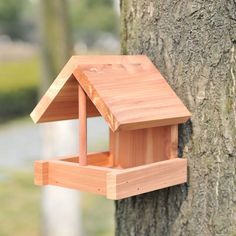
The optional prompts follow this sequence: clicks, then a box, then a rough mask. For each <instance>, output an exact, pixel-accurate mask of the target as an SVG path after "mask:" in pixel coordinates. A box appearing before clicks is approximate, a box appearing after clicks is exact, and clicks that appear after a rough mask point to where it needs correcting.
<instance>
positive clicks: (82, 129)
mask: <svg viewBox="0 0 236 236" xmlns="http://www.w3.org/2000/svg"><path fill="white" fill-rule="evenodd" d="M78 97H79V104H78V105H79V107H78V110H79V114H78V117H79V120H80V123H79V156H80V160H79V164H80V165H81V166H86V164H87V112H86V94H85V92H84V90H83V88H82V87H81V86H80V85H79V86H78Z"/></svg>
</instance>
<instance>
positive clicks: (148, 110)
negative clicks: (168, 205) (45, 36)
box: [31, 55, 191, 200]
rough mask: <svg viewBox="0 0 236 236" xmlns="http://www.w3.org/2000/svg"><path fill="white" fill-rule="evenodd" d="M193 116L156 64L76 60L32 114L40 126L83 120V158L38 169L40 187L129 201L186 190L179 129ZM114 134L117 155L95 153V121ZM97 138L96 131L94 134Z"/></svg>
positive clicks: (40, 164) (139, 58)
mask: <svg viewBox="0 0 236 236" xmlns="http://www.w3.org/2000/svg"><path fill="white" fill-rule="evenodd" d="M190 115H191V114H190V112H189V111H188V110H187V108H186V107H185V106H184V105H183V103H182V102H181V100H180V99H179V98H178V97H177V95H176V94H175V93H174V91H173V90H172V89H171V87H170V86H169V85H168V83H167V82H166V80H165V79H164V78H163V77H162V75H161V74H160V72H159V71H158V70H157V69H156V67H155V66H154V65H153V64H152V62H151V61H150V60H149V59H148V58H147V57H146V56H143V55H136V56H73V57H72V58H71V59H70V60H69V61H68V63H67V64H66V65H65V67H64V68H63V69H62V71H61V72H60V74H59V75H58V77H57V78H56V79H55V81H54V82H53V84H52V85H51V86H50V88H49V89H48V91H47V92H46V94H45V95H44V96H43V97H42V99H41V100H40V102H39V103H38V105H37V106H36V107H35V109H34V110H33V112H32V113H31V117H32V119H33V121H34V122H35V123H40V122H50V121H58V120H67V119H79V120H80V122H79V132H78V133H79V154H78V156H68V157H63V158H56V159H52V160H44V161H42V160H38V161H36V162H35V184H37V185H56V186H62V187H67V188H73V189H79V190H82V191H87V192H92V193H97V194H100V195H104V196H106V197H107V198H109V199H116V200H117V199H122V198H126V197H130V196H134V195H138V194H141V193H145V192H150V191H153V190H157V189H162V188H166V187H169V186H173V185H177V184H182V183H184V182H186V177H187V160H186V159H183V158H178V157H177V146H178V124H179V123H183V122H186V121H187V120H188V119H189V117H190ZM95 116H102V117H103V118H104V119H105V121H106V123H107V124H108V126H109V130H110V132H109V136H110V137H109V143H110V144H109V151H107V152H100V153H87V118H88V117H95ZM94 132H96V130H94Z"/></svg>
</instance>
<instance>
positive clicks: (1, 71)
mask: <svg viewBox="0 0 236 236" xmlns="http://www.w3.org/2000/svg"><path fill="white" fill-rule="evenodd" d="M39 78H40V68H39V58H38V57H34V58H29V59H25V60H15V61H6V62H0V93H1V92H8V91H10V92H11V91H17V90H20V89H24V88H28V87H37V86H38V85H39Z"/></svg>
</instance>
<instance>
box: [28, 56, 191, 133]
mask: <svg viewBox="0 0 236 236" xmlns="http://www.w3.org/2000/svg"><path fill="white" fill-rule="evenodd" d="M76 80H77V81H79V83H80V84H81V86H82V87H83V89H84V90H85V92H86V94H87V95H88V97H89V98H90V99H91V101H92V103H93V105H92V103H91V102H90V103H88V106H87V109H88V112H87V113H88V114H87V115H88V117H89V116H96V115H99V114H102V116H103V117H104V118H105V120H106V121H107V123H108V125H109V126H110V128H111V129H112V130H113V131H116V130H129V129H131V130H132V129H142V128H149V127H156V126H164V125H171V124H178V123H183V122H185V121H186V120H187V119H188V118H189V117H190V113H189V111H188V110H187V108H186V107H185V106H184V105H183V103H182V102H181V101H180V99H179V98H178V97H177V96H176V94H175V93H174V91H173V90H172V89H171V88H170V86H169V85H168V83H167V82H166V81H165V79H164V78H163V77H162V76H161V74H160V72H159V71H158V70H157V69H156V68H155V66H154V65H153V64H152V63H151V61H150V60H149V59H148V58H147V57H146V56H143V55H136V56H127V55H125V56H123V55H122V56H74V57H72V58H71V59H70V61H69V62H68V63H67V65H66V66H65V67H64V69H63V70H62V72H61V73H60V74H59V75H58V77H57V78H56V80H55V81H54V83H53V84H52V85H51V87H50V88H49V90H48V91H47V93H46V94H45V96H44V97H43V98H42V100H41V101H40V102H39V104H38V105H37V106H36V108H35V109H34V111H33V112H32V114H31V116H32V118H33V120H34V121H35V122H45V121H53V120H62V119H72V118H76V117H77V114H78V113H77V105H76V103H78V99H77V97H78V96H77V92H76V90H77V85H76V84H77V83H78V82H77V81H76Z"/></svg>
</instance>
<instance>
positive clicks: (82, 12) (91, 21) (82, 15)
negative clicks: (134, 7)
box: [70, 0, 118, 45]
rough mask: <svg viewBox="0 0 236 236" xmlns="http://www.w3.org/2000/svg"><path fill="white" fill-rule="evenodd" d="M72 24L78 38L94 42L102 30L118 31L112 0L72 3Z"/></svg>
mask: <svg viewBox="0 0 236 236" xmlns="http://www.w3.org/2000/svg"><path fill="white" fill-rule="evenodd" d="M70 9H71V16H72V26H73V31H74V32H75V37H76V38H77V39H82V40H84V41H86V43H88V44H90V45H91V44H92V43H93V42H94V40H95V38H96V37H97V36H98V34H99V33H101V32H109V33H113V34H117V33H118V23H117V21H118V18H117V15H116V13H115V11H114V9H113V1H112V0H99V1H94V0H80V1H79V2H78V3H77V4H75V2H74V1H72V4H71V7H70Z"/></svg>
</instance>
